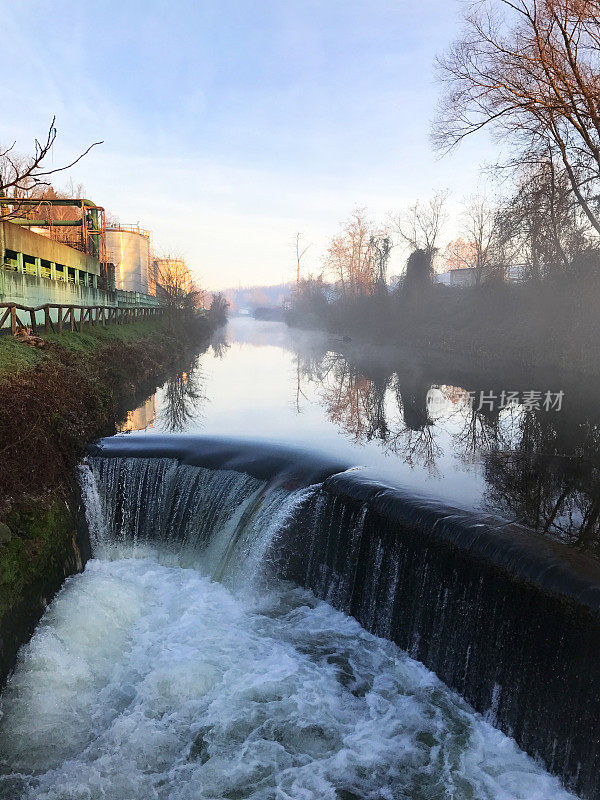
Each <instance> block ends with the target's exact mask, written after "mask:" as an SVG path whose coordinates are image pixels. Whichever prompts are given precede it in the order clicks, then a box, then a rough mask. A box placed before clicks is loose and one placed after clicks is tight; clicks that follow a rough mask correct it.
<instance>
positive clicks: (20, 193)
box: [0, 117, 102, 219]
mask: <svg viewBox="0 0 600 800" xmlns="http://www.w3.org/2000/svg"><path fill="white" fill-rule="evenodd" d="M56 136H57V128H56V117H53V118H52V122H51V123H50V126H49V128H48V133H47V135H46V138H45V139H43V140H42V141H40V140H38V139H36V140H35V143H34V152H33V153H32V154H31V155H30V156H28V157H24V156H21V155H19V154H18V153H17V152H16V149H15V148H16V142H13V144H12V145H10V147H7V148H4V149H1V150H0V197H2V198H10V199H11V200H12V201H13V202H12V203H8V204H5V205H2V206H0V218H2V219H5V218H10V217H15V216H18V215H19V214H20V213H21V210H22V207H21V205H20V204H19V200H23V199H25V198H32V197H33V198H35V197H37V196H39V195H41V194H42V193H43V192H44V191H45V190H46V189H48V188H50V186H51V183H50V178H51V177H52V176H53V175H56V174H58V173H60V172H65V171H66V170H68V169H71V167H74V166H75V165H76V164H78V163H79V162H80V161H81V159H82V158H84V157H85V156H86V155H87V154H88V153H89V152H90V151H91V150H92V149H93V148H94V147H96V146H97V145H99V144H102V142H94V143H93V144H91V145H90V146H89V147H88V148H87V149H86V150H85V151H84V152H83V153H81V154H80V155H79V156H77V158H75V159H73V161H71V162H70V163H68V164H64V165H63V166H60V167H48V166H47V158H48V155H49V154H50V152H51V150H52V147H53V146H54V142H55V141H56Z"/></svg>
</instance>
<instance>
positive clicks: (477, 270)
mask: <svg viewBox="0 0 600 800" xmlns="http://www.w3.org/2000/svg"><path fill="white" fill-rule="evenodd" d="M462 216H463V233H464V236H465V238H466V239H467V241H468V242H469V244H470V245H471V256H472V257H471V263H470V264H469V266H471V267H472V268H473V273H474V275H475V283H476V284H480V283H481V281H482V280H483V279H484V278H486V277H489V275H490V272H491V268H492V259H491V255H492V248H493V244H494V239H495V236H496V207H495V205H494V204H492V203H491V202H490V200H489V199H488V197H487V196H486V195H485V194H478V195H472V196H471V197H469V198H468V199H467V200H466V202H465V207H464V210H463V215H462Z"/></svg>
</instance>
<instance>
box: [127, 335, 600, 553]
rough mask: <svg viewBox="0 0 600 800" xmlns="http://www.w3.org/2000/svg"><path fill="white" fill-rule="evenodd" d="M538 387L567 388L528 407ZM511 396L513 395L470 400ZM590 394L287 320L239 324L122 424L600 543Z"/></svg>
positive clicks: (596, 433)
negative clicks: (354, 471)
mask: <svg viewBox="0 0 600 800" xmlns="http://www.w3.org/2000/svg"><path fill="white" fill-rule="evenodd" d="M536 388H537V389H538V390H539V391H540V393H541V396H544V392H545V391H546V390H548V389H552V391H553V392H554V393H558V392H559V390H561V391H562V390H564V391H565V394H564V400H565V402H564V403H563V404H562V406H561V407H560V409H558V408H557V407H556V405H553V404H548V405H547V407H546V406H544V405H543V404H539V405H538V407H534V406H533V407H532V404H531V403H527V402H526V401H525V400H524V398H526V397H527V395H528V393H529V395H531V390H534V389H536ZM508 390H511V391H510V392H508ZM503 392H504V393H505V394H506V395H510V396H512V397H516V398H517V399H518V401H517V402H511V403H510V404H506V405H503V404H498V403H496V404H494V403H487V402H479V401H478V402H472V400H473V397H476V398H479V397H489V396H490V394H495V395H496V396H498V397H500V396H503V394H502V393H503ZM595 396H596V389H595V388H594V387H588V388H586V389H585V390H582V388H581V385H580V384H578V383H577V384H575V385H574V386H571V387H570V386H569V384H568V382H567V381H566V379H564V376H561V377H559V376H556V375H554V376H550V377H548V376H542V377H540V376H536V375H528V374H527V373H521V374H516V373H515V372H514V371H511V370H508V371H507V370H502V369H500V367H499V366H498V365H494V366H493V370H492V372H491V373H490V372H487V373H485V372H483V371H482V370H481V369H479V368H475V367H474V366H473V365H472V364H469V363H468V362H465V361H464V360H463V361H461V360H460V359H458V358H456V357H452V358H450V357H448V356H441V357H434V356H433V355H432V354H423V353H418V352H409V353H403V354H402V353H398V352H393V353H391V354H390V353H385V352H384V351H382V350H378V349H377V348H371V349H366V348H360V347H358V346H356V345H355V344H354V343H350V344H347V343H343V342H341V341H339V340H332V339H330V338H328V337H327V336H325V335H322V334H306V333H303V334H300V333H298V332H294V331H289V330H287V329H286V328H285V326H283V325H281V324H278V323H257V322H254V321H250V320H248V321H244V322H243V323H241V322H237V323H236V322H235V321H234V322H233V323H231V324H230V326H229V328H228V330H223V331H220V332H219V333H218V335H217V336H216V337H215V339H214V340H213V342H212V344H211V347H210V349H209V350H208V351H207V352H206V353H204V354H203V355H201V356H200V357H199V359H198V360H197V362H196V363H195V365H194V366H193V367H192V368H188V369H186V370H185V371H182V372H179V373H177V374H176V375H174V376H173V377H172V378H171V379H170V380H169V381H167V382H166V384H165V385H164V386H163V387H162V388H161V389H160V390H159V392H158V395H157V399H156V400H152V399H151V400H150V401H147V403H146V404H144V405H143V406H142V407H140V409H137V410H136V412H133V415H130V416H129V417H128V420H127V422H126V424H125V425H124V426H122V428H121V430H134V429H143V430H147V432H148V433H149V434H151V433H155V432H156V433H164V432H168V431H173V432H178V431H185V432H190V433H198V432H203V433H208V434H214V435H231V436H249V437H259V438H266V439H270V440H271V441H276V442H282V443H291V444H295V445H298V444H300V445H304V446H308V447H310V448H311V449H317V450H321V451H323V452H325V453H326V454H328V455H332V456H336V457H339V458H342V459H344V460H345V461H346V462H347V463H348V464H357V465H366V466H367V467H368V468H369V469H370V470H371V471H372V472H373V474H374V477H379V478H382V479H383V480H386V481H390V482H393V483H395V484H397V485H400V486H403V487H405V488H408V489H409V490H411V491H414V492H416V493H420V494H430V495H432V496H435V497H437V498H438V499H440V500H442V501H444V502H447V503H448V504H449V505H456V506H461V507H471V508H472V507H476V508H479V509H483V510H486V511H490V512H492V513H497V514H501V515H503V516H504V517H507V518H509V519H511V520H514V521H519V522H522V523H524V524H526V525H528V526H530V527H533V528H535V529H536V530H538V531H540V532H542V533H545V534H547V535H551V536H554V537H558V538H560V539H562V540H563V541H566V542H569V543H571V544H573V545H574V546H579V547H582V548H587V549H590V550H594V551H597V552H600V457H599V455H598V454H599V451H600V412H599V411H598V409H597V408H596V406H595V403H594V397H595ZM152 403H154V405H152ZM153 408H155V409H157V418H156V422H155V423H154V424H152V419H153V413H154V412H153V410H152V409H153Z"/></svg>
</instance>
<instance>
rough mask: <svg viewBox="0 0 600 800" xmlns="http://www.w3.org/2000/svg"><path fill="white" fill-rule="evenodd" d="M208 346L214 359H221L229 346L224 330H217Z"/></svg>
mask: <svg viewBox="0 0 600 800" xmlns="http://www.w3.org/2000/svg"><path fill="white" fill-rule="evenodd" d="M210 346H211V347H212V350H213V353H214V355H215V357H216V358H223V356H224V355H225V353H226V352H227V351H228V350H229V348H230V347H231V345H230V344H229V342H228V341H227V334H226V333H225V328H218V329H217V331H215V333H214V334H213V336H212V339H211V340H210Z"/></svg>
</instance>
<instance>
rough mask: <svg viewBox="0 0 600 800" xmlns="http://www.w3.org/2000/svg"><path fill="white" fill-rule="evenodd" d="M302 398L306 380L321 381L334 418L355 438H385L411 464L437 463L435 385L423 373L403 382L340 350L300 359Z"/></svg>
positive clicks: (382, 440) (390, 449) (389, 449)
mask: <svg viewBox="0 0 600 800" xmlns="http://www.w3.org/2000/svg"><path fill="white" fill-rule="evenodd" d="M297 370H298V371H297V375H298V384H297V391H296V402H297V407H298V408H299V407H300V406H299V398H300V396H301V395H302V396H306V395H304V392H303V390H302V387H301V381H302V379H303V380H305V381H307V382H309V383H315V384H318V385H319V387H320V396H321V399H322V400H323V403H324V405H325V408H326V411H327V415H328V416H329V419H330V420H331V421H332V422H333V423H334V424H336V425H338V426H339V427H341V428H342V429H343V430H344V431H346V433H348V434H349V435H350V436H351V437H352V439H353V440H354V441H355V442H368V441H372V440H376V441H379V442H380V443H381V447H382V449H383V450H384V451H385V452H389V453H394V454H395V455H402V456H403V457H404V459H405V460H406V461H407V462H408V463H410V464H416V463H423V464H424V465H425V466H427V467H428V468H434V466H435V460H436V458H437V457H438V456H439V454H440V449H439V448H438V446H437V445H436V442H435V426H434V425H433V424H432V422H431V419H430V418H429V415H428V412H427V392H428V390H429V385H428V384H426V383H425V382H424V381H423V380H422V379H421V378H419V377H417V378H416V379H415V380H413V381H411V380H409V379H408V378H407V379H406V380H403V381H402V383H401V382H400V380H399V379H398V377H397V376H396V374H395V373H393V372H392V373H387V372H383V371H380V372H374V373H373V374H372V375H371V376H369V377H367V376H366V375H365V374H364V372H363V371H362V369H361V368H360V367H359V366H357V365H355V364H353V363H351V362H350V361H349V360H348V359H346V358H345V357H344V356H341V355H339V354H338V353H331V352H329V353H327V354H326V355H325V356H320V357H314V356H308V357H306V356H305V357H301V356H300V355H298V360H297Z"/></svg>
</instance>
